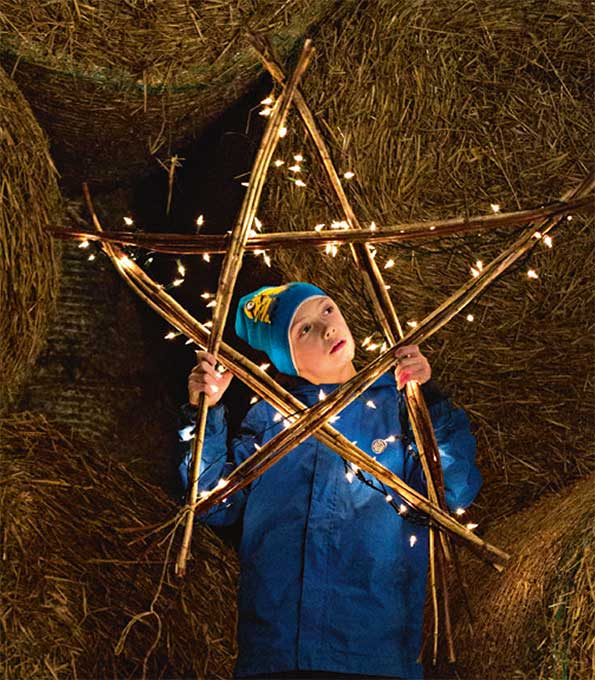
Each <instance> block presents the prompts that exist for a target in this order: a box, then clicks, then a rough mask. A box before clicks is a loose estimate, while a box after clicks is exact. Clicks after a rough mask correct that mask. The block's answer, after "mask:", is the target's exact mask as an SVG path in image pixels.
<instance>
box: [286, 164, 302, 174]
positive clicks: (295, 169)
mask: <svg viewBox="0 0 595 680" xmlns="http://www.w3.org/2000/svg"><path fill="white" fill-rule="evenodd" d="M289 170H291V172H301V171H302V168H301V167H300V166H299V165H290V166H289Z"/></svg>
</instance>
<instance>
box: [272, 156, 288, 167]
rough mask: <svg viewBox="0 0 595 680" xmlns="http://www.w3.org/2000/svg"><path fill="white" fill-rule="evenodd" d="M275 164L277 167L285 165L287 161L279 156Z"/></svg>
mask: <svg viewBox="0 0 595 680" xmlns="http://www.w3.org/2000/svg"><path fill="white" fill-rule="evenodd" d="M273 165H274V166H275V167H276V168H280V167H281V166H282V165H285V161H282V160H281V159H280V158H277V160H276V161H275V162H274V163H273Z"/></svg>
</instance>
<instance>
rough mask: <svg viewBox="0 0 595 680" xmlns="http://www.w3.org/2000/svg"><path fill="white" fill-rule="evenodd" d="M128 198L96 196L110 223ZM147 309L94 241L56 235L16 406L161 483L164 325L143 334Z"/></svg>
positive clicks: (172, 408)
mask: <svg viewBox="0 0 595 680" xmlns="http://www.w3.org/2000/svg"><path fill="white" fill-rule="evenodd" d="M129 198H130V197H129V194H128V192H126V191H118V192H114V193H112V194H104V195H103V196H102V197H100V198H99V199H98V200H97V202H96V203H97V207H98V210H100V214H101V215H102V216H103V215H106V216H107V219H108V220H112V221H114V222H115V221H116V220H118V221H121V219H122V215H123V214H126V206H127V204H128V201H129ZM66 212H67V218H66V219H67V220H68V222H69V223H71V224H73V225H76V226H79V227H80V226H84V227H85V228H87V227H88V224H87V223H86V222H84V220H83V219H82V217H81V216H80V212H81V206H80V205H79V204H77V203H73V202H68V203H67V204H66ZM89 258H94V259H92V260H91V261H90V260H89ZM150 315H151V312H150V310H149V309H148V308H147V307H146V305H144V303H142V302H141V301H140V300H138V298H137V296H136V294H135V293H134V292H132V291H131V290H130V288H129V287H128V286H127V285H126V284H125V283H124V281H123V280H122V278H121V277H120V276H119V275H118V273H117V272H116V270H115V269H114V267H113V265H112V264H111V262H110V261H109V259H108V258H107V257H106V256H105V255H103V254H102V253H101V252H99V251H98V249H97V248H96V247H93V246H91V247H88V248H80V247H79V244H78V243H64V244H63V246H62V274H61V277H60V287H59V293H58V297H57V303H56V310H55V313H54V315H53V317H52V320H51V322H50V323H49V326H48V330H47V337H46V343H45V346H44V348H43V350H42V351H41V352H40V354H39V358H38V361H37V363H36V365H35V371H34V373H33V375H32V376H31V379H30V380H28V381H27V382H26V383H25V385H24V387H23V390H22V395H21V399H20V402H19V407H20V409H21V410H28V411H33V412H36V413H43V414H44V415H45V416H46V417H47V418H48V419H49V420H51V421H52V422H53V423H54V424H56V425H57V426H58V427H59V428H60V429H62V430H63V431H64V432H72V433H73V434H74V435H75V436H76V438H77V439H84V440H85V441H86V442H87V443H88V444H89V445H91V446H92V447H93V448H94V449H97V448H100V449H102V450H107V451H110V452H111V455H113V456H114V458H115V459H116V460H118V461H119V462H121V463H124V464H126V465H127V466H128V467H129V469H131V470H132V471H133V472H134V474H137V475H139V476H141V477H142V478H143V479H144V480H145V481H148V482H151V483H153V484H157V485H159V486H160V487H161V488H163V489H166V490H168V489H170V490H171V489H172V488H173V486H174V485H175V482H176V477H175V475H174V470H173V466H172V464H171V460H172V454H173V451H172V449H173V447H174V446H175V442H176V432H175V427H176V418H175V415H176V413H177V404H175V403H173V399H172V397H171V396H170V394H169V393H168V390H167V386H166V380H167V379H169V376H165V375H164V373H163V360H164V357H163V350H162V345H163V344H164V343H163V335H164V333H165V331H164V332H160V330H161V326H158V327H157V328H155V329H154V331H153V332H152V333H150V330H151V329H150V321H151V320H152V319H151V317H150ZM153 325H154V324H153ZM156 342H157V343H158V344H157V345H156Z"/></svg>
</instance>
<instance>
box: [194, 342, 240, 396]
mask: <svg viewBox="0 0 595 680" xmlns="http://www.w3.org/2000/svg"><path fill="white" fill-rule="evenodd" d="M216 365H217V362H216V360H215V357H214V356H213V355H212V354H209V353H208V352H202V351H198V352H197V353H196V366H195V367H194V368H193V369H192V370H191V371H190V375H189V376H188V400H189V402H190V403H191V404H192V405H193V406H197V405H198V395H199V394H200V393H201V392H204V393H205V394H206V395H207V405H208V406H215V404H216V403H217V402H218V401H219V399H221V397H222V396H223V393H224V392H225V390H226V389H227V388H228V387H229V383H230V382H231V379H232V378H233V375H232V374H231V373H230V372H229V371H226V372H225V373H219V371H217V370H216V369H215V366H216Z"/></svg>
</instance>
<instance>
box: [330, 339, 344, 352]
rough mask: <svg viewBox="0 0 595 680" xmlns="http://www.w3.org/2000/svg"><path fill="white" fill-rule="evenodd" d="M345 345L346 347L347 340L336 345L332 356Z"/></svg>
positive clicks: (332, 350)
mask: <svg viewBox="0 0 595 680" xmlns="http://www.w3.org/2000/svg"><path fill="white" fill-rule="evenodd" d="M343 345H345V340H339V342H337V343H335V344H334V345H333V347H332V349H331V354H334V353H335V352H338V351H339V350H340V349H341V348H342V347H343Z"/></svg>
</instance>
